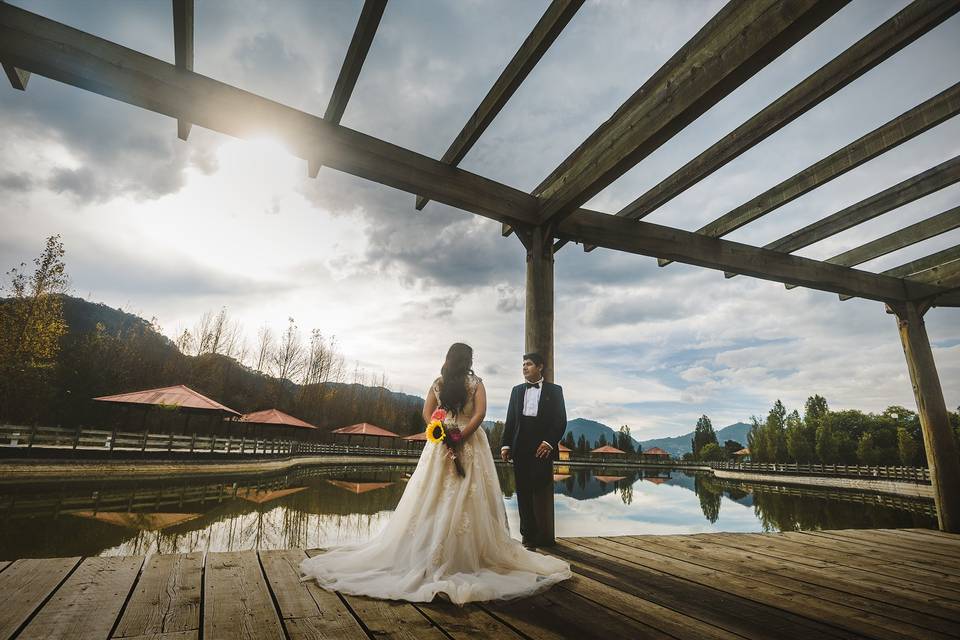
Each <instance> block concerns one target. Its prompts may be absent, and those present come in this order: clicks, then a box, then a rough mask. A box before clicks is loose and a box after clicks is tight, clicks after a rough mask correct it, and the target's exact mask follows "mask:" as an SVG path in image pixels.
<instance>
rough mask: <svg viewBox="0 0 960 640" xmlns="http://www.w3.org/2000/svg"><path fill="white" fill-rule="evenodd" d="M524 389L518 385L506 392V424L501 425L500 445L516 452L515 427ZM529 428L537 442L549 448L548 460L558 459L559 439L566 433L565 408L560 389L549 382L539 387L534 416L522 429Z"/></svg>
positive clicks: (521, 385) (516, 429)
mask: <svg viewBox="0 0 960 640" xmlns="http://www.w3.org/2000/svg"><path fill="white" fill-rule="evenodd" d="M526 390H527V387H526V385H524V384H518V385H517V386H515V387H514V388H513V390H512V391H511V392H510V403H509V404H508V405H507V421H506V422H505V423H504V425H503V440H501V442H500V444H501V446H504V447H510V448H511V449H512V450H514V451H516V448H517V435H518V433H519V429H518V426H519V424H520V416H522V415H523V396H524V393H526ZM531 425H532V426H533V428H534V429H535V430H536V432H537V441H538V442H539V441H543V442H547V443H549V444H550V446H552V447H553V451H552V452H551V457H552V458H553V459H554V460H559V459H560V439H561V438H563V433H564V431H566V430H567V408H566V406H565V405H564V403H563V388H562V387H560V385H558V384H553V383H552V382H544V383H543V384H542V385H541V388H540V405H539V407H538V409H537V417H536V418H535V419H534V420H533V421H532V422H530V423H528V424H527V425H526V426H527V427H529V426H531Z"/></svg>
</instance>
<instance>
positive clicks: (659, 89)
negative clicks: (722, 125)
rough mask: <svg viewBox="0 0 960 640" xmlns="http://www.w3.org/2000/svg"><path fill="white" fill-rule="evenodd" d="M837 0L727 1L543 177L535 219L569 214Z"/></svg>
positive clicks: (822, 17) (839, 4)
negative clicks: (539, 211)
mask: <svg viewBox="0 0 960 640" xmlns="http://www.w3.org/2000/svg"><path fill="white" fill-rule="evenodd" d="M845 4H846V1H845V0H839V1H830V0H791V1H783V0H731V1H730V2H729V3H728V4H727V5H726V6H725V7H724V8H723V9H721V10H720V12H719V13H718V14H717V15H716V16H714V17H713V18H712V19H711V20H710V21H709V22H708V23H707V24H706V26H704V27H703V28H702V29H701V30H700V31H699V32H698V33H697V34H696V35H695V36H694V37H693V38H692V39H691V40H690V41H689V42H688V43H687V44H686V45H684V46H683V47H682V48H681V49H680V51H678V52H677V53H676V54H675V55H674V56H673V57H672V58H671V59H670V60H669V61H668V62H667V63H666V64H665V65H663V67H661V68H660V70H659V71H657V72H656V73H655V74H654V75H653V77H651V78H650V79H649V80H648V81H647V82H646V83H644V85H643V86H642V87H640V89H639V90H638V91H637V92H636V93H634V94H633V96H631V97H630V98H629V99H628V100H627V101H626V102H625V103H624V104H623V105H622V106H621V107H620V108H619V109H618V110H617V112H616V113H614V114H613V116H612V117H611V118H610V119H609V120H607V121H606V122H605V123H604V124H603V125H601V126H600V128H598V129H597V130H596V131H594V132H593V134H591V135H590V137H589V138H588V139H587V140H586V141H585V142H584V143H583V144H581V145H580V147H578V148H577V149H576V150H575V151H574V152H573V153H572V154H570V156H569V157H567V159H566V160H564V161H563V162H562V163H561V164H560V166H559V167H557V169H556V170H555V171H554V172H553V173H552V174H551V176H550V177H548V179H547V181H546V182H547V184H546V186H545V187H544V188H543V189H542V191H540V192H539V197H540V198H541V200H542V204H541V222H543V223H547V222H550V221H556V220H562V219H563V218H564V217H565V216H567V215H569V214H570V213H572V212H573V211H574V210H575V209H576V208H577V207H579V206H580V205H582V204H583V203H585V202H586V201H587V200H589V199H590V198H592V197H593V196H594V195H596V194H597V193H599V192H600V191H602V190H603V189H604V188H606V187H607V185H609V184H610V183H611V182H613V181H614V180H616V179H617V178H619V177H620V176H621V175H623V174H624V173H625V172H626V171H628V170H629V169H630V168H631V167H633V166H634V165H636V164H637V163H638V162H640V161H641V160H642V159H643V158H645V157H647V156H648V155H649V154H651V153H652V152H653V151H655V150H656V149H657V148H659V147H660V146H661V145H662V144H663V143H664V142H666V141H667V140H669V139H670V138H672V137H673V136H674V135H675V134H677V133H678V132H679V131H681V130H682V129H683V128H684V127H686V126H687V125H688V124H690V123H691V122H693V121H694V120H696V119H697V118H698V117H700V115H701V114H703V113H704V112H705V111H707V109H709V108H710V107H712V106H713V105H715V104H716V103H718V102H719V101H720V100H722V99H723V98H724V97H726V96H727V95H728V94H730V93H731V92H732V91H734V90H735V89H736V88H737V87H739V86H740V85H742V84H743V83H744V82H746V81H747V80H748V79H750V78H751V77H752V76H753V75H754V74H755V73H756V72H757V71H759V70H760V69H762V68H764V67H765V66H766V65H767V64H769V63H770V62H771V61H772V60H774V59H776V58H777V57H778V56H779V55H780V54H781V53H783V52H784V51H786V50H787V49H789V48H790V47H791V46H793V45H794V44H795V43H796V42H798V41H799V40H801V39H802V38H803V37H804V36H806V35H807V34H808V33H810V32H811V31H813V30H814V29H815V28H817V27H818V26H819V25H820V24H822V23H823V22H824V21H826V20H827V19H828V18H829V17H830V16H832V15H833V14H834V13H836V12H837V11H839V10H840V9H841V8H843V6H844V5H845Z"/></svg>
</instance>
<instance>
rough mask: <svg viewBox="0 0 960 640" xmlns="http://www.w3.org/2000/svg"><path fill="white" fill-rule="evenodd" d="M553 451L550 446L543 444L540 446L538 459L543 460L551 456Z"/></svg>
mask: <svg viewBox="0 0 960 640" xmlns="http://www.w3.org/2000/svg"><path fill="white" fill-rule="evenodd" d="M551 451H553V449H552V448H550V445H548V444H547V443H546V442H541V443H540V446H539V447H537V457H538V458H541V459H542V458H546V457H548V456H549V455H550V452H551Z"/></svg>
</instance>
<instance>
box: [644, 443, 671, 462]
mask: <svg viewBox="0 0 960 640" xmlns="http://www.w3.org/2000/svg"><path fill="white" fill-rule="evenodd" d="M640 457H641V459H642V460H643V461H644V462H667V461H668V460H670V454H669V453H667V452H666V451H664V450H663V449H661V448H660V447H650V448H649V449H647V450H646V451H643V452H641V454H640Z"/></svg>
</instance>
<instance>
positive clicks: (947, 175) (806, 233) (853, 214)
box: [764, 156, 960, 253]
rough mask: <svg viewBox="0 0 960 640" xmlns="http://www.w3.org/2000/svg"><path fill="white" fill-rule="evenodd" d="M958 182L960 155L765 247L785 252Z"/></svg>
mask: <svg viewBox="0 0 960 640" xmlns="http://www.w3.org/2000/svg"><path fill="white" fill-rule="evenodd" d="M956 182H960V156H956V157H953V158H951V159H950V160H947V161H946V162H942V163H940V164H938V165H937V166H935V167H932V168H930V169H927V170H926V171H924V172H923V173H921V174H918V175H916V176H914V177H912V178H909V179H907V180H904V181H903V182H900V183H899V184H895V185H894V186H892V187H890V188H889V189H884V190H883V191H881V192H880V193H878V194H876V195H873V196H870V197H869V198H865V199H864V200H861V201H860V202H857V203H856V204H853V205H850V206H849V207H846V208H845V209H842V210H840V211H838V212H836V213H834V214H833V215H830V216H827V217H826V218H824V219H822V220H818V221H816V222H814V223H812V224H808V225H807V226H805V227H803V228H802V229H799V230H797V231H794V232H793V233H790V234H787V235H785V236H784V237H782V238H780V239H778V240H774V241H773V242H770V243H768V244H766V245H764V249H773V250H775V251H783V252H786V253H790V252H793V251H797V250H798V249H802V248H803V247H807V246H809V245H811V244H814V243H816V242H820V241H821V240H823V239H825V238H829V237H830V236H832V235H835V234H837V233H840V232H841V231H846V230H847V229H850V228H851V227H855V226H857V225H858V224H861V223H863V222H866V221H867V220H872V219H873V218H876V217H877V216H879V215H882V214H884V213H886V212H888V211H892V210H893V209H896V208H898V207H902V206H903V205H905V204H907V203H910V202H913V201H914V200H916V199H918V198H922V197H923V196H926V195H929V194H931V193H934V192H935V191H939V190H940V189H943V188H944V187H948V186H950V185H952V184H954V183H956Z"/></svg>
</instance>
